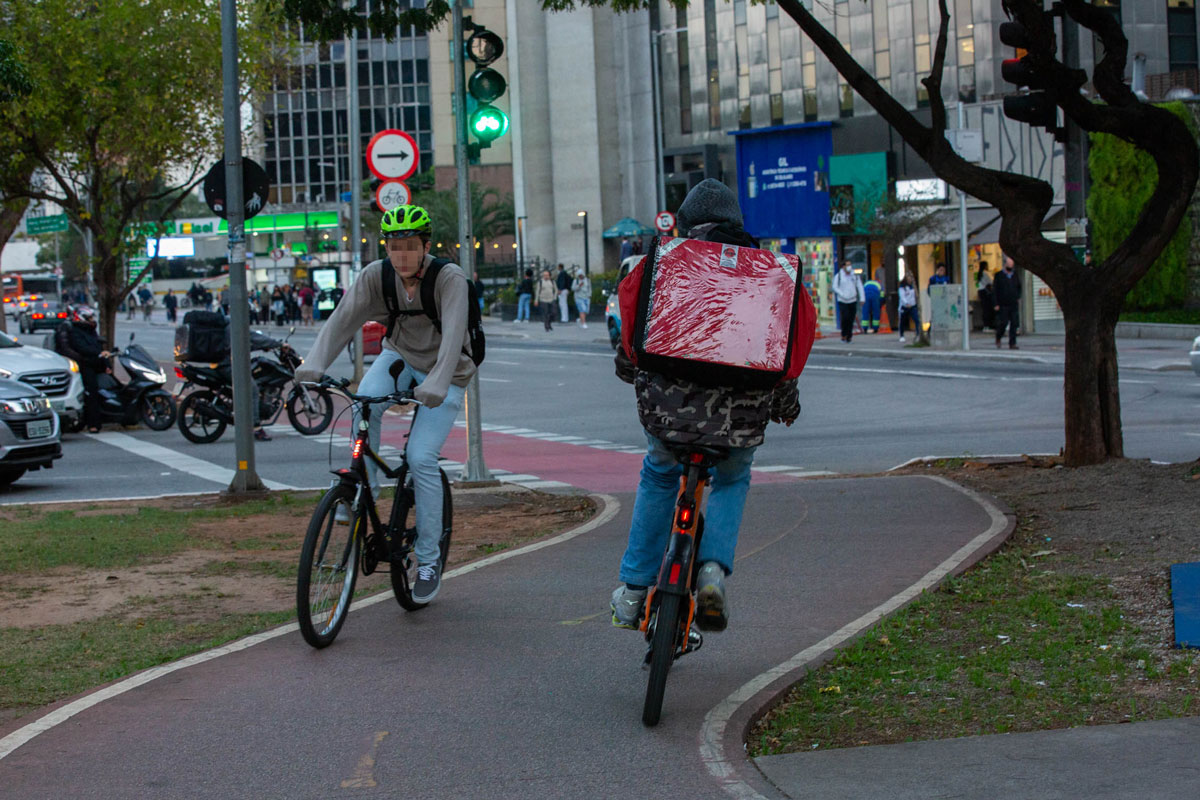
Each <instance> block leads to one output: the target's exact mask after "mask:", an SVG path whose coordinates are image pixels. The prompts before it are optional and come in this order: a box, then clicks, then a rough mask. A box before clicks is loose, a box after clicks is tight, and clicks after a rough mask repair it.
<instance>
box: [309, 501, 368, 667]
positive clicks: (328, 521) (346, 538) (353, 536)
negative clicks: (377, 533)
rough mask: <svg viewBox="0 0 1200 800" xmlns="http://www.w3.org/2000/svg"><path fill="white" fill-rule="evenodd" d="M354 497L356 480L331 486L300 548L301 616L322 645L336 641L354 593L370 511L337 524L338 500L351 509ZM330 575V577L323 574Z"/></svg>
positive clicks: (311, 639)
mask: <svg viewBox="0 0 1200 800" xmlns="http://www.w3.org/2000/svg"><path fill="white" fill-rule="evenodd" d="M353 502H354V487H353V486H350V485H347V484H338V485H337V486H335V487H334V488H332V489H330V490H329V491H328V492H326V493H325V496H324V497H322V498H321V502H320V503H318V504H317V508H316V510H315V511H313V515H312V519H311V520H310V521H309V523H308V531H307V533H305V535H304V546H303V547H301V548H300V568H299V571H298V573H297V576H296V618H297V620H298V621H299V623H300V633H301V635H302V636H303V637H304V641H306V642H308V643H309V644H310V645H312V646H313V647H315V648H318V649H320V648H322V647H328V646H329V645H331V644H333V640H334V639H336V638H337V635H338V632H339V631H340V630H341V629H342V624H343V623H344V622H345V621H346V615H347V614H348V613H349V611H350V602H351V600H353V598H354V584H355V582H356V581H357V580H358V557H359V549H360V547H361V546H362V539H363V537H362V536H361V531H360V527H361V526H362V525H363V523H364V520H365V516H364V515H362V514H359V515H354V514H353V513H351V524H349V525H345V524H338V522H337V519H336V515H337V509H338V506H339V505H342V506H344V507H345V508H346V510H347V512H350V506H351V503H353ZM331 554H332V555H335V556H336V560H335V561H330V556H331ZM314 567H317V573H318V575H317V582H316V586H315V589H316V592H317V593H316V595H315V597H314V580H313V579H314V575H313V572H314V569H313V568H314ZM326 575H328V577H329V578H330V580H322V578H323V577H324V576H326ZM331 588H336V591H337V596H336V598H334V597H333V596H331V595H329V594H328V590H329V589H331ZM314 601H315V602H314ZM327 602H328V608H327V607H326V603H327ZM314 619H321V620H323V621H322V622H321V623H320V627H319V628H318V625H317V624H314Z"/></svg>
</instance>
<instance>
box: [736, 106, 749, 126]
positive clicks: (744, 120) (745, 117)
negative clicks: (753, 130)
mask: <svg viewBox="0 0 1200 800" xmlns="http://www.w3.org/2000/svg"><path fill="white" fill-rule="evenodd" d="M749 127H750V104H749V103H743V104H742V113H741V114H740V115H739V116H738V130H743V131H744V130H746V129H747V128H749Z"/></svg>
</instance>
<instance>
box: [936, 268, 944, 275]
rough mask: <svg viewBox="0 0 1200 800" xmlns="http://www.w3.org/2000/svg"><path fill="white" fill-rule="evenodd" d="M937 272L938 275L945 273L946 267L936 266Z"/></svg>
mask: <svg viewBox="0 0 1200 800" xmlns="http://www.w3.org/2000/svg"><path fill="white" fill-rule="evenodd" d="M937 274H938V275H945V274H946V268H945V267H938V268H937Z"/></svg>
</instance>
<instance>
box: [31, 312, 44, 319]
mask: <svg viewBox="0 0 1200 800" xmlns="http://www.w3.org/2000/svg"><path fill="white" fill-rule="evenodd" d="M33 318H34V319H45V318H46V315H45V314H37V313H35V314H34V315H33Z"/></svg>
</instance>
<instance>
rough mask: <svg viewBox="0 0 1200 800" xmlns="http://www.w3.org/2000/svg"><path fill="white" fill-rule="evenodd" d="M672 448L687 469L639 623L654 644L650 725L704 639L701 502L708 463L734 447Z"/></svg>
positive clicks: (647, 708) (646, 715) (648, 660)
mask: <svg viewBox="0 0 1200 800" xmlns="http://www.w3.org/2000/svg"><path fill="white" fill-rule="evenodd" d="M670 449H671V452H672V453H674V455H675V457H676V458H677V459H678V460H679V461H680V463H682V464H683V465H684V472H683V476H682V477H681V478H680V480H679V499H678V500H677V501H676V503H675V518H674V521H673V523H672V526H671V535H670V536H669V537H668V539H667V547H666V550H665V551H664V553H663V562H662V566H661V567H660V568H659V571H658V580H657V581H656V582H655V584H654V585H653V586H651V587H650V591H649V592H648V593H647V595H646V606H645V613H644V614H643V615H642V622H641V625H640V630H641V631H642V632H643V633H644V634H645V635H646V641H647V643H648V644H649V649H648V650H647V651H646V656H645V659H644V661H643V663H644V664H647V665H649V667H650V678H649V680H648V682H647V685H646V701H645V703H644V705H643V706H642V724H643V725H646V726H647V727H653V726H654V725H657V724H658V720H659V717H660V716H661V715H662V704H663V695H664V694H665V692H666V688H667V673H669V672H670V670H671V665H672V664H673V663H674V662H675V659H677V658H680V657H681V656H685V655H687V654H688V653H694V652H696V651H697V650H699V649H700V647H701V645H703V644H704V636H703V635H702V634H701V633H700V631H698V630H693V628H692V624H693V623H694V622H695V619H696V595H695V592H696V575H697V574H698V573H699V571H700V563H699V561H697V559H696V554H697V553H699V552H700V540H701V538H702V537H703V535H704V515H703V514H701V513H700V505H701V502H702V501H703V499H704V490H705V488H706V487H707V486H708V482H709V474H708V471H709V469H710V468H711V467H713V466H715V465H716V464H718V463H719V462H721V461H724V460H725V459H726V458H728V457H729V451H728V450H726V449H723V448H715V447H701V446H696V445H688V446H680V447H672V448H670Z"/></svg>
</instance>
